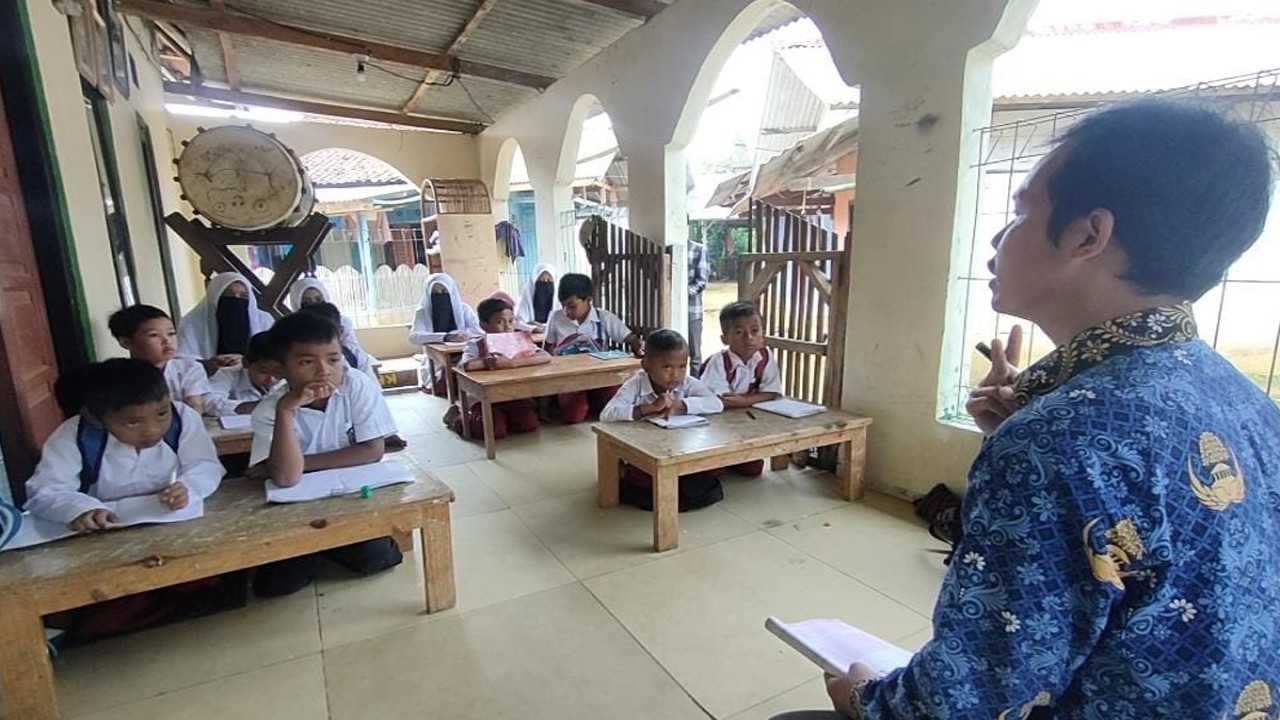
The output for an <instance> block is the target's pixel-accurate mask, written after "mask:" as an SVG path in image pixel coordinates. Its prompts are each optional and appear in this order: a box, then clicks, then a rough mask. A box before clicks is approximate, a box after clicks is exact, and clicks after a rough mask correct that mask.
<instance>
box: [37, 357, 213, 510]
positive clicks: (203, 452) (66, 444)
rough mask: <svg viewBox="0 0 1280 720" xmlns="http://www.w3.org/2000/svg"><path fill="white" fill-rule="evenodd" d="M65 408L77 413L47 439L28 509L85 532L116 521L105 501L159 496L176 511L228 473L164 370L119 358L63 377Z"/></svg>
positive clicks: (60, 392) (207, 491) (59, 390)
mask: <svg viewBox="0 0 1280 720" xmlns="http://www.w3.org/2000/svg"><path fill="white" fill-rule="evenodd" d="M56 392H57V395H58V399H59V402H60V404H62V405H64V406H65V407H64V409H66V410H68V411H69V412H78V413H79V414H77V415H75V416H73V417H71V418H68V419H67V420H66V421H64V422H63V423H62V424H61V425H59V426H58V428H57V429H56V430H54V431H53V434H52V435H50V436H49V439H48V440H46V441H45V444H44V448H43V450H42V453H41V457H40V464H39V465H37V466H36V471H35V473H34V474H33V475H32V476H31V479H30V480H28V481H27V498H28V499H27V503H26V509H27V510H29V511H31V514H32V515H35V516H36V517H39V518H42V519H45V520H50V521H53V522H59V523H66V524H67V525H69V526H70V527H71V529H73V530H77V531H79V532H93V531H96V530H105V529H107V528H108V527H110V524H111V523H112V522H113V521H114V520H115V518H114V517H113V516H112V514H111V512H110V511H109V510H108V509H107V507H106V506H105V505H104V504H103V501H106V500H118V499H121V498H126V497H132V496H137V495H155V496H156V497H157V498H158V499H159V501H160V502H161V503H162V504H163V505H164V506H166V507H168V508H170V509H172V510H181V509H182V508H184V507H186V506H187V504H188V503H189V502H190V499H191V497H192V496H194V497H197V498H206V497H208V496H209V495H212V494H213V492H214V491H215V490H217V489H218V484H219V483H220V482H221V481H222V475H223V468H222V465H221V463H219V462H218V453H217V450H215V449H214V445H213V440H212V439H210V437H209V434H208V432H206V431H205V429H204V423H202V422H201V420H200V416H199V415H198V414H196V412H195V411H194V410H192V409H191V408H189V407H187V406H186V405H184V404H182V403H174V402H172V401H171V400H170V398H169V388H168V385H167V384H166V383H165V379H164V375H163V373H161V371H160V369H159V368H157V367H155V366H154V365H153V364H151V363H149V362H147V361H145V360H134V359H126V358H115V359H112V360H106V361H104V362H101V363H94V364H91V365H88V366H85V367H83V368H79V369H77V370H76V371H73V372H71V373H68V374H67V375H65V376H63V377H62V378H59V380H58V383H57V389H56Z"/></svg>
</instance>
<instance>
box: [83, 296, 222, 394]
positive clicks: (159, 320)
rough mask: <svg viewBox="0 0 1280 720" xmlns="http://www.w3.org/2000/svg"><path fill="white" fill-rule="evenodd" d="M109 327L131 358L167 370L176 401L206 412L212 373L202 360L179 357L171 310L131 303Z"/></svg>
mask: <svg viewBox="0 0 1280 720" xmlns="http://www.w3.org/2000/svg"><path fill="white" fill-rule="evenodd" d="M107 327H108V328H110V330H111V335H112V336H113V337H115V339H116V342H118V343H120V347H122V348H124V349H125V350H128V351H129V357H131V358H134V359H135V360H142V361H144V362H148V363H151V364H152V365H154V366H156V367H157V368H159V369H160V370H161V371H162V372H163V373H164V379H165V382H166V383H167V384H168V386H169V394H170V395H171V396H172V397H173V398H174V399H175V400H179V401H181V402H185V403H186V404H188V405H190V406H191V407H192V408H194V409H195V411H196V412H197V413H202V412H204V396H205V395H207V394H208V393H209V375H208V373H206V372H205V369H204V366H203V365H201V364H200V362H199V361H197V360H193V359H191V358H180V357H177V355H178V331H177V330H176V329H174V326H173V319H172V318H170V317H169V315H168V313H166V312H165V311H163V310H161V309H160V308H158V307H153V306H151V305H131V306H129V307H127V308H123V309H121V310H117V311H116V312H114V313H112V314H111V317H110V318H109V319H108V320H107Z"/></svg>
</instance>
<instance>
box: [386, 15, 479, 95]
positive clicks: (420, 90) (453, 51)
mask: <svg viewBox="0 0 1280 720" xmlns="http://www.w3.org/2000/svg"><path fill="white" fill-rule="evenodd" d="M497 4H498V0H480V4H479V5H477V6H476V10H475V12H473V13H471V17H470V18H467V21H466V22H465V23H463V25H462V29H461V30H459V31H458V34H457V35H454V36H453V41H452V42H450V43H449V47H447V48H445V51H444V57H445V60H446V61H448V62H450V63H452V62H453V61H454V60H455V59H457V57H458V51H460V50H461V49H462V46H463V44H464V43H466V42H467V39H468V38H470V37H471V33H473V32H475V31H476V28H477V27H480V23H481V21H483V20H484V18H485V16H486V15H488V14H489V13H490V12H491V11H492V10H493V6H494V5H497ZM447 77H449V75H448V73H445V72H442V71H440V70H431V71H429V72H428V73H427V75H426V77H424V78H422V82H421V83H420V84H419V85H418V87H417V88H415V89H414V91H413V94H412V95H410V96H409V99H408V100H406V101H405V103H404V107H402V108H400V112H402V113H407V112H409V108H411V107H413V106H414V105H415V104H417V102H418V101H419V100H421V99H422V96H423V95H426V93H427V89H428V88H430V87H431V86H432V85H434V84H436V83H439V82H441V81H443V80H444V79H445V78H447Z"/></svg>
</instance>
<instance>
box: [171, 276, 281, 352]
mask: <svg viewBox="0 0 1280 720" xmlns="http://www.w3.org/2000/svg"><path fill="white" fill-rule="evenodd" d="M252 288H253V286H252V285H250V284H249V281H248V280H246V279H245V278H244V276H243V275H241V274H240V273H233V272H225V273H218V274H217V275H214V276H213V279H212V280H210V281H209V284H208V285H207V286H206V287H205V295H204V299H203V300H201V301H200V302H199V303H197V304H196V306H195V307H194V308H192V309H191V311H190V312H188V313H187V314H186V315H183V316H182V321H181V322H179V323H178V354H179V355H185V356H187V357H197V358H207V359H211V360H213V361H214V362H216V364H217V365H220V366H228V365H236V364H238V363H239V362H240V356H242V355H244V351H245V349H246V347H247V346H248V344H249V338H251V337H253V336H254V335H256V334H257V333H260V332H262V331H264V330H270V329H271V326H272V325H274V324H275V321H276V320H275V318H274V317H272V316H271V314H270V313H267V312H264V311H262V310H259V309H258V300H257V298H255V297H254V294H253V290H252Z"/></svg>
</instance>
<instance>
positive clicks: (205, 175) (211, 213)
mask: <svg viewBox="0 0 1280 720" xmlns="http://www.w3.org/2000/svg"><path fill="white" fill-rule="evenodd" d="M176 162H177V164H178V184H180V185H181V186H182V195H183V198H184V199H185V200H186V201H187V202H189V203H191V207H192V208H193V209H195V212H196V214H197V215H203V216H204V217H206V218H208V219H209V221H210V222H212V223H214V224H215V225H219V226H222V227H225V228H230V229H232V230H266V229H268V228H273V227H277V226H292V225H297V224H299V223H301V222H302V221H303V220H305V219H306V217H307V216H308V215H310V214H311V210H312V209H313V208H314V207H315V190H314V189H313V188H312V185H311V181H310V180H309V179H308V178H307V174H306V171H305V170H303V167H302V163H301V162H299V160H298V158H297V156H296V155H294V154H293V152H292V151H291V150H289V148H287V147H285V146H284V143H282V142H280V141H279V140H277V139H275V137H273V136H271V135H268V134H267V133H264V132H262V131H260V130H255V129H253V128H252V127H249V126H248V125H244V126H240V125H224V126H221V127H216V128H211V129H208V130H206V129H204V128H201V129H200V132H199V133H198V134H197V135H196V136H195V137H194V138H192V139H191V140H188V141H186V142H184V143H183V150H182V155H181V156H179V157H178V160H177V161H176Z"/></svg>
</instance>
